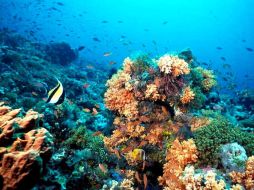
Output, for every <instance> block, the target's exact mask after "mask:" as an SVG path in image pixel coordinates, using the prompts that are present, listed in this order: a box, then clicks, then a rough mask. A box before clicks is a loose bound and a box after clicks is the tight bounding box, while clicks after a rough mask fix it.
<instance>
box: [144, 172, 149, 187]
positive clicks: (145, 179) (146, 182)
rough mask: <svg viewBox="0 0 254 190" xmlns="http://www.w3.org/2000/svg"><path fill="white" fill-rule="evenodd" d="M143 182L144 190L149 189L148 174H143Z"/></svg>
mask: <svg viewBox="0 0 254 190" xmlns="http://www.w3.org/2000/svg"><path fill="white" fill-rule="evenodd" d="M143 181H144V189H146V188H147V184H148V180H147V176H146V174H143Z"/></svg>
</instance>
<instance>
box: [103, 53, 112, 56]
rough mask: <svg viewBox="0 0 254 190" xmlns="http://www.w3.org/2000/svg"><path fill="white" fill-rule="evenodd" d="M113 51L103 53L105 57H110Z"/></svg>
mask: <svg viewBox="0 0 254 190" xmlns="http://www.w3.org/2000/svg"><path fill="white" fill-rule="evenodd" d="M111 54H112V53H111V52H105V53H104V54H103V56H104V57H108V56H110V55H111Z"/></svg>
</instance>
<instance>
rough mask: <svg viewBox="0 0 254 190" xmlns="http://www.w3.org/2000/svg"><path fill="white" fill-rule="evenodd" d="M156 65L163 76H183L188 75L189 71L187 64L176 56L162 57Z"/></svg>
mask: <svg viewBox="0 0 254 190" xmlns="http://www.w3.org/2000/svg"><path fill="white" fill-rule="evenodd" d="M157 64H158V66H159V68H160V71H161V72H164V73H165V74H172V75H173V76H174V77H178V76H180V75H183V74H189V72H190V69H189V67H188V63H187V62H185V61H184V60H183V59H180V58H179V57H177V56H172V55H167V54H166V55H164V56H162V57H160V59H159V60H158V61H157Z"/></svg>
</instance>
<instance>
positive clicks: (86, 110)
mask: <svg viewBox="0 0 254 190" xmlns="http://www.w3.org/2000/svg"><path fill="white" fill-rule="evenodd" d="M83 111H84V112H86V113H90V112H91V110H90V109H89V108H84V109H83Z"/></svg>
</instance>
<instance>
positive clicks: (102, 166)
mask: <svg viewBox="0 0 254 190" xmlns="http://www.w3.org/2000/svg"><path fill="white" fill-rule="evenodd" d="M99 168H100V170H101V171H102V172H103V173H107V172H108V169H107V168H106V167H105V166H104V164H99Z"/></svg>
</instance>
